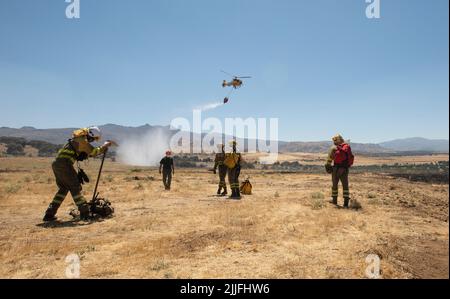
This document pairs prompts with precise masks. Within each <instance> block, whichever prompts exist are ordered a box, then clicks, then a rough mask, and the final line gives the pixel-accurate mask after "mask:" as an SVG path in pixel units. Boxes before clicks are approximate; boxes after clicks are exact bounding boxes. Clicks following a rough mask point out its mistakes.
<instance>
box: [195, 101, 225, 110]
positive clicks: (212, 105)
mask: <svg viewBox="0 0 450 299" xmlns="http://www.w3.org/2000/svg"><path fill="white" fill-rule="evenodd" d="M222 105H223V102H216V103H209V104H205V105H203V106H200V107H198V108H197V109H196V110H201V111H202V112H204V111H208V110H212V109H216V108H217V107H220V106H222Z"/></svg>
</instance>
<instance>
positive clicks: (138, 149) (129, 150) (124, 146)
mask: <svg viewBox="0 0 450 299" xmlns="http://www.w3.org/2000/svg"><path fill="white" fill-rule="evenodd" d="M170 137H171V135H170V134H169V132H167V131H164V130H162V129H158V130H152V131H149V132H148V133H146V134H144V135H136V136H131V137H129V138H126V139H124V140H121V141H120V146H119V147H118V148H117V159H118V161H119V162H121V163H124V164H127V165H135V166H157V165H159V161H160V160H161V158H162V157H163V156H164V153H165V151H166V150H167V149H169V140H170Z"/></svg>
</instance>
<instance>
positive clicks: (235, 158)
mask: <svg viewBox="0 0 450 299" xmlns="http://www.w3.org/2000/svg"><path fill="white" fill-rule="evenodd" d="M231 146H232V148H233V152H232V153H228V154H226V156H225V161H224V163H225V165H226V166H227V168H228V181H229V183H230V188H231V196H230V198H231V199H241V192H240V190H239V188H240V185H239V175H240V173H241V162H242V156H241V154H240V153H238V152H237V142H236V141H235V140H233V141H232V142H231Z"/></svg>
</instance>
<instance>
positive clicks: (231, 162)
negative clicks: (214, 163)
mask: <svg viewBox="0 0 450 299" xmlns="http://www.w3.org/2000/svg"><path fill="white" fill-rule="evenodd" d="M238 159H239V157H238V155H237V154H234V153H233V154H227V155H226V157H225V160H224V161H223V164H225V166H226V167H228V168H229V169H233V168H235V167H236V164H237V162H238Z"/></svg>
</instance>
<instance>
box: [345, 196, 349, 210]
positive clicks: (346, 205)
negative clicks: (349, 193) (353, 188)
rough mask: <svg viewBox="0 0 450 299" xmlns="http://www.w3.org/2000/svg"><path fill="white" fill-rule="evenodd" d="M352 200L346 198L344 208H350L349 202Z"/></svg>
mask: <svg viewBox="0 0 450 299" xmlns="http://www.w3.org/2000/svg"><path fill="white" fill-rule="evenodd" d="M349 202H350V198H348V197H346V198H344V208H346V209H348V203H349Z"/></svg>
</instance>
